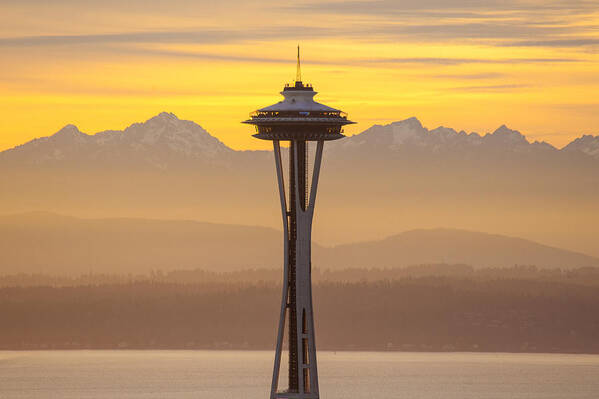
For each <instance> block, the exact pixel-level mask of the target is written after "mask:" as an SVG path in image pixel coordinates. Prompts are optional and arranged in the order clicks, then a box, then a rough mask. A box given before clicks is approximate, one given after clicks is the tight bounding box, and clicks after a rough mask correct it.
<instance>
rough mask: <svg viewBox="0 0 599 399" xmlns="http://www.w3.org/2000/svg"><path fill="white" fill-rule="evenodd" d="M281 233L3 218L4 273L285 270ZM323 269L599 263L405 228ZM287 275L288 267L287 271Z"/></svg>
mask: <svg viewBox="0 0 599 399" xmlns="http://www.w3.org/2000/svg"><path fill="white" fill-rule="evenodd" d="M281 235H282V233H281V232H279V231H277V230H274V229H270V228H265V227H256V226H240V225H222V224H213V223H202V222H194V221H185V220H151V219H134V218H109V219H81V218H75V217H70V216H62V215H58V214H53V213H47V212H34V213H26V214H16V215H10V216H3V217H0V237H2V240H0V265H2V266H1V267H0V274H2V275H6V274H17V273H42V274H46V275H71V276H73V275H75V276H79V275H82V274H86V273H89V272H93V273H95V274H99V273H116V274H147V273H149V272H151V271H156V270H161V271H164V272H168V271H173V270H191V269H202V270H207V271H215V272H229V271H235V270H247V269H257V268H260V269H279V268H281V267H282V266H281V265H282V259H283V246H282V239H281ZM312 252H313V265H314V266H315V267H318V268H320V269H333V270H334V269H345V268H392V267H403V266H411V265H420V264H439V263H444V264H468V265H472V266H474V267H511V266H514V265H535V266H537V267H539V268H557V267H559V268H562V269H572V268H576V267H589V266H594V267H599V258H594V257H591V256H587V255H584V254H581V253H576V252H572V251H566V250H562V249H558V248H554V247H549V246H546V245H541V244H538V243H535V242H532V241H529V240H524V239H521V238H514V237H507V236H502V235H495V234H486V233H480V232H473V231H465V230H456V229H426V230H424V229H421V230H412V231H406V232H403V233H400V234H396V235H394V236H391V237H387V238H385V239H383V240H377V241H370V242H360V243H354V244H345V245H339V246H323V245H319V244H318V243H314V244H313V247H312ZM281 270H282V269H281Z"/></svg>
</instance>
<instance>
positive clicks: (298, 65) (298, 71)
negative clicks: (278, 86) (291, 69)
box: [295, 44, 302, 82]
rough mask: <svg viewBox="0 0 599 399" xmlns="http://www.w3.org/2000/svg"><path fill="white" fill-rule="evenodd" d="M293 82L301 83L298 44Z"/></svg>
mask: <svg viewBox="0 0 599 399" xmlns="http://www.w3.org/2000/svg"><path fill="white" fill-rule="evenodd" d="M295 81H296V82H301V81H302V69H301V67H300V47H299V44H298V45H297V71H296V72H295Z"/></svg>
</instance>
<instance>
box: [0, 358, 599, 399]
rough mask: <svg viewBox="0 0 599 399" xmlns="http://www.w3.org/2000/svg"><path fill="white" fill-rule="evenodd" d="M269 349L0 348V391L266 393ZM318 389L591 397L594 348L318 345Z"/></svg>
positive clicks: (329, 398)
mask: <svg viewBox="0 0 599 399" xmlns="http://www.w3.org/2000/svg"><path fill="white" fill-rule="evenodd" d="M272 361H273V352H266V351H265V352H250V351H186V350H181V351H153V350H149V351H32V352H11V351H0V398H3V399H12V398H15V399H16V398H23V399H33V398H78V399H81V398H131V399H132V398H194V399H268V397H269V390H270V377H271V374H272ZM318 361H319V374H320V391H321V392H320V393H321V395H320V396H321V397H322V398H323V399H348V398H351V399H360V398H364V399H367V398H385V399H387V398H405V399H408V398H409V399H436V398H439V399H441V398H443V399H491V398H508V399H541V398H543V399H546V398H555V399H597V398H599V355H555V354H495V353H399V352H385V353H373V352H337V353H333V352H320V353H319V356H318Z"/></svg>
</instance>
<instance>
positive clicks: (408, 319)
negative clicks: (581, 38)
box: [0, 270, 599, 353]
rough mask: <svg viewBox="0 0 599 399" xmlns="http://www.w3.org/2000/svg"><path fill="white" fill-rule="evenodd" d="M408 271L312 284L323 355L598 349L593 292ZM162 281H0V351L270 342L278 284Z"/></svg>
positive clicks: (564, 279) (598, 311)
mask: <svg viewBox="0 0 599 399" xmlns="http://www.w3.org/2000/svg"><path fill="white" fill-rule="evenodd" d="M470 273H471V275H470V276H408V277H404V278H400V279H386V280H378V281H368V280H366V279H362V280H361V281H332V280H327V279H321V280H319V281H318V282H316V283H315V285H314V303H315V318H316V320H315V321H316V328H317V345H318V347H319V349H325V350H326V349H328V350H401V351H503V352H505V351H507V352H568V353H570V352H571V353H599V340H597V337H599V290H597V286H596V283H595V285H593V284H590V283H589V282H588V281H586V282H582V281H578V280H577V278H578V277H577V278H574V277H573V276H572V275H569V274H563V275H561V277H559V278H557V277H555V276H554V277H553V278H546V279H539V278H536V279H532V278H523V277H521V278H512V277H507V278H496V277H494V276H493V274H492V273H491V274H490V275H489V276H487V277H484V278H483V276H482V275H480V274H479V272H478V271H476V270H473V271H471V272H470ZM278 277H279V278H278V279H277V282H274V281H266V280H262V281H253V282H247V281H233V280H231V281H215V282H206V281H204V282H189V281H188V282H186V283H179V282H167V281H159V280H158V279H157V280H154V281H152V280H146V281H132V282H123V283H103V284H87V285H70V286H23V287H3V288H0V320H2V322H1V323H2V324H1V327H0V349H51V348H61V349H83V348H90V349H100V348H140V349H142V348H196V349H219V348H220V349H222V348H231V349H243V348H247V349H272V348H273V344H274V342H275V334H276V326H277V317H278V314H279V305H280V299H281V285H280V282H278V280H279V279H280V275H279V276H278Z"/></svg>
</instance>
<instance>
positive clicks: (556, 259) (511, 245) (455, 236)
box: [319, 229, 599, 269]
mask: <svg viewBox="0 0 599 399" xmlns="http://www.w3.org/2000/svg"><path fill="white" fill-rule="evenodd" d="M319 254H321V257H320V259H319V260H320V262H321V263H322V264H326V265H327V266H329V267H393V266H397V265H398V264H400V265H419V264H434V263H448V264H467V265H474V266H476V267H495V266H499V267H505V266H511V265H537V266H541V267H559V268H564V269H571V268H574V267H585V266H599V259H598V258H594V257H591V256H587V255H583V254H580V253H577V252H571V251H565V250H562V249H558V248H554V247H549V246H546V245H541V244H538V243H536V242H532V241H529V240H524V239H521V238H514V237H506V236H502V235H497V234H485V233H479V232H473V231H464V230H455V229H432V230H412V231H407V232H405V233H401V234H397V235H395V236H392V237H388V238H386V239H384V240H380V241H371V242H363V243H355V244H347V245H339V246H336V247H334V248H327V249H326V250H324V251H323V252H319Z"/></svg>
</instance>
